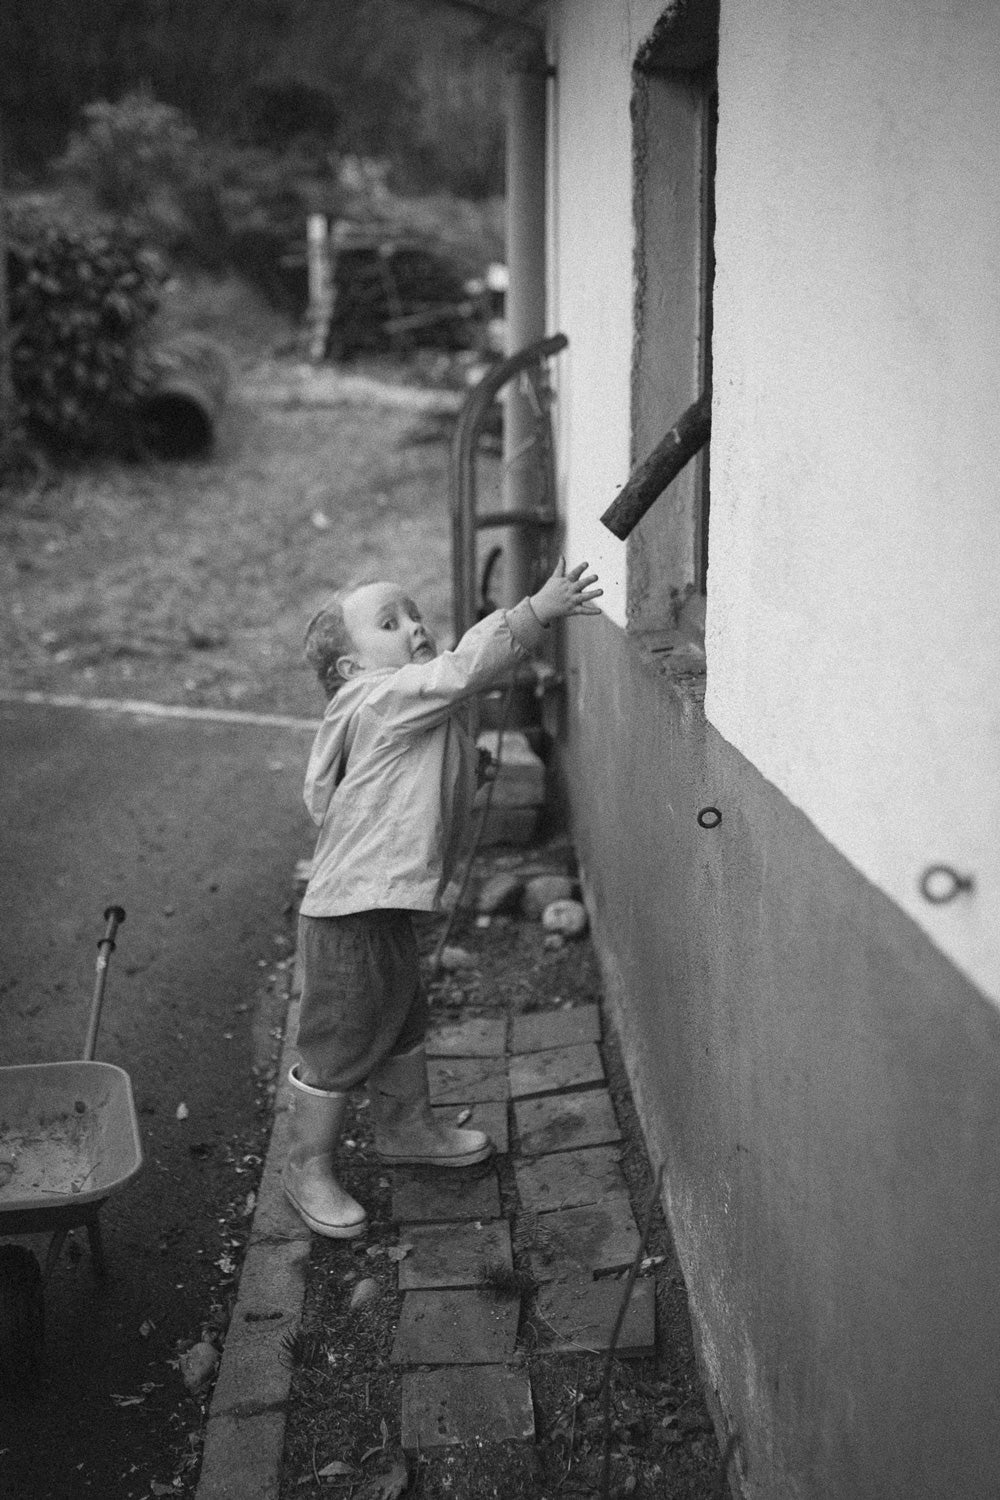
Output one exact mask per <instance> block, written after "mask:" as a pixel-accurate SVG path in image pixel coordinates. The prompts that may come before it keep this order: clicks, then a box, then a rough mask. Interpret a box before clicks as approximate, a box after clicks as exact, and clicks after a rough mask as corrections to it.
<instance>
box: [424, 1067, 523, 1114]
mask: <svg viewBox="0 0 1000 1500" xmlns="http://www.w3.org/2000/svg"><path fill="white" fill-rule="evenodd" d="M427 1083H428V1087H429V1088H430V1095H431V1102H432V1103H433V1104H477V1103H480V1102H483V1101H485V1100H506V1099H508V1098H509V1097H510V1085H509V1083H508V1081H507V1065H506V1062H505V1060H504V1059H503V1058H502V1057H500V1058H498V1057H449V1058H441V1057H431V1058H428V1060H427Z"/></svg>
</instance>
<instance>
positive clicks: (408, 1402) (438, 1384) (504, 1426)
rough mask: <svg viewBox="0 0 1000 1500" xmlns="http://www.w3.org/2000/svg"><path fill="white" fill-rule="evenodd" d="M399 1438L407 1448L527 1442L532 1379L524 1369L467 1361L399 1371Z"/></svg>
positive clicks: (419, 1449) (532, 1433) (531, 1421)
mask: <svg viewBox="0 0 1000 1500" xmlns="http://www.w3.org/2000/svg"><path fill="white" fill-rule="evenodd" d="M402 1426H403V1431H402V1443H403V1447H404V1448H405V1449H406V1451H407V1452H408V1453H419V1452H423V1451H424V1450H425V1449H427V1448H441V1447H445V1446H447V1445H449V1444H452V1443H475V1442H484V1443H503V1442H522V1443H530V1442H533V1441H534V1437H535V1415H534V1410H533V1408H532V1404H531V1382H530V1381H529V1379H528V1372H527V1371H526V1370H523V1369H507V1368H506V1367H505V1366H503V1365H471V1366H470V1365H467V1366H462V1367H460V1368H459V1369H444V1370H415V1371H410V1372H408V1373H407V1374H405V1375H404V1376H403V1424H402Z"/></svg>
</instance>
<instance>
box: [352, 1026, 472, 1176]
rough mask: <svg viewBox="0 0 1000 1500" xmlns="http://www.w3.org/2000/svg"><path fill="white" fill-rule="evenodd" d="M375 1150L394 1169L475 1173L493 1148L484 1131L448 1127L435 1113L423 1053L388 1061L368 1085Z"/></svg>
mask: <svg viewBox="0 0 1000 1500" xmlns="http://www.w3.org/2000/svg"><path fill="white" fill-rule="evenodd" d="M368 1093H369V1096H370V1098H371V1102H372V1113H373V1115H374V1117H375V1150H376V1151H377V1152H378V1155H379V1157H380V1158H381V1160H382V1161H384V1162H388V1163H390V1164H392V1165H395V1166H423V1167H471V1166H472V1165H474V1163H475V1162H477V1161H485V1160H486V1158H487V1157H488V1156H489V1155H491V1153H492V1151H493V1142H492V1141H491V1140H490V1138H489V1136H488V1135H487V1134H486V1133H485V1131H482V1130H461V1129H459V1128H458V1127H457V1126H454V1125H443V1124H442V1123H441V1121H440V1120H439V1119H438V1118H437V1117H436V1116H435V1114H434V1113H433V1111H432V1110H431V1105H430V1097H429V1093H428V1088H427V1057H426V1054H425V1052H424V1049H423V1047H414V1049H413V1050H412V1052H403V1053H401V1054H400V1055H399V1056H397V1057H387V1058H386V1060H385V1062H383V1063H380V1064H379V1066H378V1067H377V1068H376V1069H375V1072H374V1073H373V1074H372V1075H371V1077H370V1078H369V1079H368Z"/></svg>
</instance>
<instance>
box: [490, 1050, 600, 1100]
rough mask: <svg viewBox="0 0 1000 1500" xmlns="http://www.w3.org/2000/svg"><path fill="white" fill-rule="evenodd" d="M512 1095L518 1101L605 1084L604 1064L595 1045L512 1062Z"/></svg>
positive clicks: (517, 1058)
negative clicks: (584, 1086)
mask: <svg viewBox="0 0 1000 1500" xmlns="http://www.w3.org/2000/svg"><path fill="white" fill-rule="evenodd" d="M509 1066H510V1092H511V1097H512V1098H514V1099H524V1098H526V1097H527V1096H528V1095H529V1094H552V1093H555V1092H556V1090H557V1089H572V1088H579V1087H580V1085H581V1084H583V1083H603V1082H604V1064H603V1062H602V1061H601V1054H600V1052H598V1050H597V1046H596V1044H595V1043H594V1042H579V1043H578V1044H577V1045H576V1046H573V1047H552V1048H550V1049H549V1050H547V1051H545V1052H528V1053H525V1054H524V1056H522V1057H512V1058H511V1059H510V1064H509Z"/></svg>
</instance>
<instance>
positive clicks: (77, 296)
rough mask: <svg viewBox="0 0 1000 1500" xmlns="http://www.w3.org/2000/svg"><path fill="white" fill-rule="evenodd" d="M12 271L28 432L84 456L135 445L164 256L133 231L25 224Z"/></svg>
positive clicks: (15, 358)
mask: <svg viewBox="0 0 1000 1500" xmlns="http://www.w3.org/2000/svg"><path fill="white" fill-rule="evenodd" d="M9 270H10V321H11V354H12V367H13V378H14V387H15V391H16V393H17V397H18V401H19V404H20V406H21V412H22V417H23V420H24V423H25V426H26V428H27V430H28V432H29V433H30V434H32V435H33V436H35V437H36V438H38V439H40V440H42V441H43V442H45V443H46V444H48V445H51V446H55V447H58V448H61V449H64V450H71V451H76V452H81V451H97V450H105V451H108V450H121V449H122V448H123V447H127V446H129V441H130V440H129V430H130V419H131V414H132V411H133V409H134V406H135V403H136V401H137V399H138V397H139V396H140V395H141V394H142V393H143V392H144V391H145V390H146V389H147V388H148V385H149V383H150V380H151V378H152V366H151V363H150V360H149V354H148V346H147V335H148V331H149V327H150V322H151V319H152V317H153V314H154V312H155V311H156V308H157V306H158V303H159V291H160V286H161V285H162V281H163V272H162V269H161V267H160V264H159V262H158V260H157V258H156V257H155V256H154V255H152V254H151V253H150V252H149V251H148V250H147V249H145V248H144V246H143V245H142V243H141V242H140V241H139V240H138V238H137V237H135V236H134V235H132V234H130V233H128V232H127V231H125V230H108V231H105V230H100V229H87V228H79V229H70V228H67V227H63V226H59V225H52V224H39V223H37V222H30V221H29V222H28V223H22V224H17V223H16V222H15V224H14V226H13V232H12V235H11V250H10V256H9Z"/></svg>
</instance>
